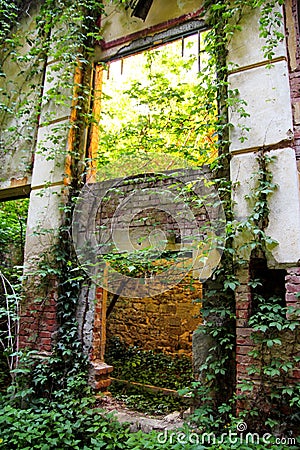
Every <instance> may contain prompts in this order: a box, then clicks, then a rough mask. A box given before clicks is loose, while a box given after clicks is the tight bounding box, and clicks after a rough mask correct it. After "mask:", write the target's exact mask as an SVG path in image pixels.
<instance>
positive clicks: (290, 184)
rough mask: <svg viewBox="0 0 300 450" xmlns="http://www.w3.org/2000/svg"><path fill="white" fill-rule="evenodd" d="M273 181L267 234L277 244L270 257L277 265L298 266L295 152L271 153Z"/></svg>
mask: <svg viewBox="0 0 300 450" xmlns="http://www.w3.org/2000/svg"><path fill="white" fill-rule="evenodd" d="M270 155H271V156H273V155H275V156H276V160H275V162H274V164H273V167H274V169H273V181H274V183H276V184H277V185H278V188H277V190H276V191H275V192H274V194H273V196H272V197H271V199H270V215H269V219H270V222H269V226H268V228H267V230H266V232H267V234H269V235H270V236H272V238H274V239H276V240H277V241H278V242H279V245H278V246H277V247H275V249H274V250H273V252H272V253H273V256H274V258H275V260H276V261H277V262H279V263H291V264H293V263H297V262H298V260H299V259H300V196H299V179H298V171H297V164H296V158H295V151H294V150H293V149H292V148H286V149H281V150H273V151H271V152H270Z"/></svg>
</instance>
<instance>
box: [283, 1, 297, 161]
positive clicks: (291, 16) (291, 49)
mask: <svg viewBox="0 0 300 450" xmlns="http://www.w3.org/2000/svg"><path fill="white" fill-rule="evenodd" d="M299 13H300V12H299V11H298V2H297V0H288V1H287V2H286V7H285V21H286V39H287V47H288V61H289V70H290V86H291V97H292V99H291V100H292V108H293V121H294V136H295V142H294V148H295V151H296V156H297V159H298V160H300V33H299Z"/></svg>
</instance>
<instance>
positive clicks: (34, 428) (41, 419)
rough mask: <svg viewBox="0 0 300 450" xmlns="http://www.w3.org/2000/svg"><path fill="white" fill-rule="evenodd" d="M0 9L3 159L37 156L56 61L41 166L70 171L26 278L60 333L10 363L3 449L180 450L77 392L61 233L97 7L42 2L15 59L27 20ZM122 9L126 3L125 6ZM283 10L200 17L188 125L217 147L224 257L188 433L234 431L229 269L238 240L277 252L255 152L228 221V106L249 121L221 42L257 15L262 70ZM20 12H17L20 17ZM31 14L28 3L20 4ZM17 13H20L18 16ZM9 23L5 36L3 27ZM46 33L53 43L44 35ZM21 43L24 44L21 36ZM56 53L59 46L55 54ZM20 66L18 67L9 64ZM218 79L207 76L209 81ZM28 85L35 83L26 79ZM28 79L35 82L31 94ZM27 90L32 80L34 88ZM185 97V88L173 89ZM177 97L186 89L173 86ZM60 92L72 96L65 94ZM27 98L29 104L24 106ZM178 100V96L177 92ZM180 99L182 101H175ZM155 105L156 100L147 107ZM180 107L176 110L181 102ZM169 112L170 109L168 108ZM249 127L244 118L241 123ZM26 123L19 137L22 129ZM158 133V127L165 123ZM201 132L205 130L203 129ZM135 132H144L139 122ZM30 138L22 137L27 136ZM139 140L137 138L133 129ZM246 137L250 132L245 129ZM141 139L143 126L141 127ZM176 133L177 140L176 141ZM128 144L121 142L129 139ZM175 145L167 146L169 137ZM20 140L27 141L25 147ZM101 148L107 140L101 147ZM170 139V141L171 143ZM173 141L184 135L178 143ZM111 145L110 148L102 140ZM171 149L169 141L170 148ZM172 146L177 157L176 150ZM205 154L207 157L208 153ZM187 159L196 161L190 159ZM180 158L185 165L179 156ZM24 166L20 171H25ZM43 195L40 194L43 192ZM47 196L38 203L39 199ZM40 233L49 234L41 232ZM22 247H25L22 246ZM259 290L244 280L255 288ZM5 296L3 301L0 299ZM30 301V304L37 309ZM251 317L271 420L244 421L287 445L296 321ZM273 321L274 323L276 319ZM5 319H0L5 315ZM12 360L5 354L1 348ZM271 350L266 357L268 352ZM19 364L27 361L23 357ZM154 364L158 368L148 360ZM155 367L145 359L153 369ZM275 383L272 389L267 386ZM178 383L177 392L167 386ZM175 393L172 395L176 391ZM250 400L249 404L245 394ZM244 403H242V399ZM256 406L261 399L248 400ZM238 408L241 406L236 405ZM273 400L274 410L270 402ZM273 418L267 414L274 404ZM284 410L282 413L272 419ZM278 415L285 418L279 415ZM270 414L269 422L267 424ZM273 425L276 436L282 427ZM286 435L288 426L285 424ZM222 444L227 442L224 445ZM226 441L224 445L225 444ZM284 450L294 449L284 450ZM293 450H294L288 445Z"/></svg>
mask: <svg viewBox="0 0 300 450" xmlns="http://www.w3.org/2000/svg"><path fill="white" fill-rule="evenodd" d="M21 3H22V5H21V4H20V2H3V7H2V9H1V17H0V21H1V25H2V26H1V27H0V29H1V35H0V38H1V44H2V47H1V77H2V78H3V80H4V85H3V86H4V87H1V94H2V100H1V105H0V107H1V113H2V116H1V120H2V121H1V124H2V126H3V130H4V131H3V132H2V135H1V142H2V141H3V142H6V143H7V147H6V148H5V150H4V151H5V152H7V151H12V153H13V152H14V151H15V148H17V145H16V142H20V141H22V145H23V144H24V145H25V147H23V149H27V148H28V147H30V146H31V147H30V148H34V144H35V138H36V136H35V131H34V130H36V128H35V127H36V125H37V124H38V121H39V120H40V112H41V106H42V105H41V103H40V101H39V100H38V98H39V96H38V95H37V93H40V89H41V83H40V82H39V80H41V78H40V77H41V75H42V73H43V69H44V67H45V63H46V60H47V58H52V59H53V60H54V61H58V62H57V63H55V64H53V66H52V73H51V74H50V78H51V77H53V78H55V75H56V74H57V73H60V76H59V81H58V82H57V84H55V85H54V87H53V89H50V90H49V91H48V92H47V93H44V94H45V95H44V99H46V100H47V101H49V103H50V102H53V103H54V105H69V103H70V100H71V101H73V108H72V112H73V113H74V114H72V120H71V124H68V125H67V126H65V125H64V126H63V127H59V126H57V127H56V128H55V129H54V130H52V132H51V136H50V137H49V140H50V150H49V147H47V146H46V145H45V146H42V148H40V149H39V150H38V151H39V152H40V153H41V154H43V155H44V156H45V157H46V160H55V159H56V158H57V157H58V156H59V157H61V158H65V157H67V161H68V167H67V173H66V174H65V175H66V184H67V185H68V188H67V189H66V191H65V192H64V195H63V200H62V206H61V209H62V214H63V219H64V223H63V226H62V227H61V229H60V230H59V232H58V233H56V232H55V233H53V236H52V233H51V232H50V233H49V235H50V236H51V238H52V237H53V247H51V250H53V255H54V258H53V259H51V258H49V254H47V253H46V254H45V255H42V258H41V261H40V262H39V264H38V265H37V267H36V269H35V273H34V275H35V276H36V277H39V278H38V279H39V280H41V285H42V286H47V285H48V286H49V284H51V283H52V282H53V279H55V283H57V285H58V287H59V288H58V292H59V295H58V299H57V311H58V312H57V318H58V323H59V329H58V333H57V343H56V346H55V348H54V352H53V355H52V356H51V358H49V359H48V360H45V361H44V360H42V361H40V360H37V359H35V358H33V357H32V356H33V355H34V353H28V354H27V356H26V355H25V354H24V355H23V354H21V353H20V354H18V356H19V357H21V356H22V357H23V359H21V362H20V364H19V366H18V367H17V368H16V369H15V374H18V377H17V380H16V382H15V384H13V385H12V386H11V388H10V390H9V392H8V394H7V395H4V396H3V397H2V399H1V400H2V404H3V407H2V409H1V412H0V430H1V436H0V439H1V440H2V441H1V444H2V446H3V448H7V449H23V450H24V449H27V448H28V449H34V448H38V449H52V448H59V449H64V448H70V447H72V448H75V449H76V448H78V449H82V448H83V449H86V450H88V449H89V448H91V449H93V450H94V449H97V448H107V449H109V448H112V449H115V448H125V449H130V448H132V449H140V448H152V449H156V448H159V449H163V448H166V449H168V448H172V449H176V448H178V449H179V448H182V445H181V444H180V443H178V442H175V443H174V442H173V443H170V441H167V442H166V443H159V442H158V439H157V434H155V433H152V434H149V435H147V436H145V435H144V434H142V433H136V434H132V433H130V432H129V430H128V429H126V427H121V426H120V425H118V424H117V423H116V422H114V421H113V420H110V419H108V418H106V417H103V414H102V413H101V412H100V411H98V410H95V409H94V408H93V402H92V400H91V395H90V392H89V391H88V390H86V389H85V388H83V387H85V386H86V375H87V374H86V367H87V365H86V363H87V361H86V358H85V357H84V356H83V354H82V349H81V344H80V342H79V341H78V338H77V324H76V321H75V314H74V311H75V308H76V304H77V301H78V295H79V291H80V286H81V282H82V280H83V276H82V273H81V272H80V271H79V269H78V265H77V262H76V259H75V255H74V251H73V248H72V245H71V242H70V225H71V218H72V211H73V208H74V203H75V201H76V197H77V195H78V192H79V189H80V187H81V186H82V183H83V181H84V180H85V177H86V168H88V166H89V162H90V160H89V158H90V155H88V158H87V159H86V156H85V155H84V154H83V145H82V142H83V141H82V135H83V131H84V130H85V129H86V127H87V126H88V125H89V124H91V123H93V122H94V118H93V117H92V115H91V114H90V110H89V100H88V99H89V95H90V89H89V84H88V82H87V80H88V79H89V75H90V72H91V65H90V60H91V53H92V51H93V44H94V42H95V39H98V38H99V30H98V28H97V26H95V22H96V18H97V17H98V15H99V14H100V13H101V12H102V5H101V3H99V2H98V1H90V0H76V1H65V2H60V1H55V0H46V1H44V2H43V3H42V5H41V11H40V13H39V15H38V17H37V22H36V34H35V38H34V39H32V38H31V39H30V35H28V36H26V37H25V40H26V42H27V45H29V50H28V52H27V53H26V54H25V55H24V54H22V51H21V49H22V45H23V43H24V40H22V39H21V32H20V29H18V20H19V19H20V18H21V15H20V13H21V12H24V9H23V6H24V2H21ZM122 3H124V2H122ZM282 4H283V1H281V0H279V1H275V0H274V1H267V0H261V1H254V0H252V1H246V2H242V1H240V0H235V1H233V2H229V1H226V2H221V1H213V2H211V1H206V2H205V5H204V10H205V14H206V20H207V23H208V25H209V26H210V31H209V32H208V34H207V36H206V41H205V47H206V52H207V53H208V55H209V58H208V59H207V61H206V64H207V65H206V67H203V71H202V73H201V74H200V76H199V79H198V85H197V86H195V89H196V92H197V95H199V96H201V97H202V98H204V99H205V101H204V102H203V103H201V105H199V110H197V117H200V118H202V119H203V118H207V117H208V116H209V117H210V120H211V121H210V123H209V134H211V132H212V130H214V131H213V134H212V141H211V144H212V146H213V150H214V149H215V147H217V149H218V152H219V157H218V158H216V159H215V160H214V161H213V163H212V169H213V171H214V174H215V179H216V184H217V187H218V191H219V195H220V197H221V200H222V203H223V207H224V209H225V211H226V216H227V217H226V219H227V225H226V227H227V242H226V247H225V250H224V256H223V262H222V265H221V266H220V267H219V268H218V270H217V271H216V272H215V279H214V281H213V282H211V281H210V282H207V283H206V285H205V298H204V301H203V316H204V317H205V319H206V324H205V326H204V327H202V329H201V331H202V332H203V333H206V334H208V335H210V336H211V337H212V338H213V341H214V342H215V344H214V346H213V347H212V348H211V351H210V353H209V356H208V358H207V360H206V362H205V364H204V365H203V366H202V367H201V368H200V373H199V374H198V375H199V380H200V381H198V382H195V383H192V385H191V387H192V394H193V395H194V396H195V397H196V398H197V400H198V404H199V408H198V409H197V410H196V412H195V415H194V422H195V426H196V430H197V432H200V433H201V432H209V431H211V430H213V431H214V432H216V433H222V431H224V430H229V428H225V427H226V426H228V423H232V424H233V425H232V426H233V427H234V425H236V423H237V419H236V417H235V406H236V398H235V396H234V394H233V391H234V379H235V378H234V375H235V374H234V367H233V361H234V346H235V299H234V291H235V289H236V287H237V286H238V285H239V280H238V277H237V274H238V271H239V270H240V269H241V268H243V267H244V264H245V263H246V261H245V260H244V259H243V257H241V255H240V254H239V253H238V252H237V249H236V247H235V245H234V242H235V239H236V235H237V233H239V234H240V235H242V236H244V237H245V236H246V238H245V239H244V241H245V248H246V249H247V250H248V253H249V254H252V256H255V257H257V256H259V257H263V258H265V257H266V256H267V254H268V252H270V251H271V250H272V247H273V246H274V245H275V243H274V242H273V241H272V240H271V239H270V238H269V237H268V236H267V235H266V233H265V228H266V223H267V220H268V212H269V211H268V201H269V197H270V195H272V193H273V192H274V189H275V186H274V184H273V182H272V179H271V166H270V164H271V163H272V162H271V161H270V159H269V158H268V149H265V148H262V149H261V152H260V154H259V155H258V166H259V172H258V175H257V177H256V179H257V183H256V185H255V188H254V192H253V195H252V198H251V208H252V214H251V216H250V217H249V218H248V220H247V221H246V222H245V223H236V221H234V219H233V213H232V204H231V184H230V181H229V171H228V170H229V167H228V166H229V159H230V155H229V151H228V147H229V137H228V132H229V128H230V126H231V125H230V124H229V121H228V108H229V107H231V108H235V109H237V110H238V111H239V113H240V115H241V116H243V117H247V112H246V109H245V105H244V102H243V100H242V99H239V93H238V92H236V91H231V90H230V87H229V86H228V78H227V75H228V61H227V48H228V42H229V40H230V38H231V36H232V34H233V33H235V32H238V30H239V28H240V25H239V21H240V18H241V17H242V16H243V13H244V11H245V10H247V9H251V8H257V7H261V11H262V12H261V18H260V33H261V36H262V37H264V38H265V42H266V44H265V47H264V51H265V57H266V58H267V59H269V60H270V61H271V59H272V56H273V55H274V48H275V47H276V45H277V43H278V42H279V41H280V40H281V39H282V37H283V36H282V35H281V33H280V31H279V25H280V23H281V21H282V17H281V14H280V13H279V12H278V11H277V10H276V11H275V13H274V10H275V9H276V7H277V6H278V5H282ZM21 6H22V7H21ZM26 6H27V7H30V2H28V3H26ZM25 13H26V11H25ZM12 23H14V24H15V25H14V27H12V26H11V24H12ZM51 32H52V34H51ZM22 38H24V37H22ZM55 44H57V45H55ZM9 58H11V61H12V63H13V64H15V65H20V66H21V73H22V74H23V75H24V74H25V75H24V80H23V84H22V86H24V83H27V84H29V87H30V89H29V92H28V93H27V94H26V95H23V94H22V95H21V93H22V89H21V88H22V86H21V87H20V86H18V85H16V86H14V88H13V89H12V88H11V84H10V80H9V79H6V78H5V76H6V75H5V71H6V70H7V61H9ZM18 67H19V66H18ZM78 69H80V73H81V75H80V77H79V78H78V79H77V81H76V88H75V90H74V91H72V89H71V92H73V94H72V93H71V94H70V88H72V87H73V75H74V71H75V70H78ZM212 73H216V74H217V76H216V77H212ZM35 77H36V78H35ZM29 80H31V82H32V84H31V85H30V83H29ZM32 80H36V81H32ZM155 81H156V82H158V86H159V89H160V90H164V89H165V88H166V89H168V86H167V84H166V81H165V79H164V77H163V76H161V77H156V79H155ZM156 86H157V84H152V86H151V87H152V90H150V93H151V95H152V94H153V95H154V94H156V95H157V92H156V91H155V89H156ZM181 87H182V86H181ZM182 88H183V87H182ZM68 89H69V90H68ZM168 93H169V95H166V99H168V100H170V101H171V102H172V101H174V95H175V91H173V90H172V91H171V92H170V91H168ZM32 94H33V96H32ZM129 95H130V96H131V97H134V96H135V95H138V96H142V95H147V91H145V89H144V88H143V89H141V88H140V86H137V85H136V86H135V87H134V89H132V90H131V91H130V93H129ZM181 95H182V92H181ZM181 100H182V98H181ZM156 103H157V97H156ZM179 103H180V102H179ZM216 105H218V113H217V114H212V115H211V111H212V108H214V107H216ZM177 106H178V105H177ZM54 114H55V112H50V113H49V114H46V116H45V117H44V121H45V122H44V123H47V120H50V119H51V118H52V117H53V116H54ZM250 119H251V118H250ZM26 120H27V123H28V124H29V125H28V127H23V123H24V122H26ZM174 120H175V122H176V123H177V131H178V133H182V128H181V126H179V125H180V124H181V123H185V121H187V117H184V118H183V119H182V120H183V122H180V120H181V118H180V110H177V109H176V116H175V119H174ZM160 125H161V126H162V127H165V126H166V125H165V124H164V122H163V121H162V122H161V123H160ZM195 126H200V128H201V127H205V120H204V122H203V123H201V125H199V124H196V125H195ZM141 127H142V129H144V127H145V124H143V123H141ZM28 130H29V137H28ZM133 131H134V132H136V128H135V129H134V130H133ZM154 131H155V132H153V133H152V143H153V140H156V139H157V137H158V135H159V133H160V131H161V130H160V129H159V128H156V129H155V130H154ZM244 131H245V133H246V132H247V129H245V130H244ZM66 132H69V138H70V139H69V140H70V142H71V145H70V146H69V147H68V152H67V153H66V146H65V140H62V135H65V134H66ZM138 132H139V133H138V135H139V136H141V128H140V129H138ZM175 134H176V133H175ZM126 137H127V136H126ZM175 137H176V136H175ZM23 138H24V139H23ZM110 139H112V138H111V137H110ZM175 140H176V139H175ZM181 141H182V135H181ZM107 142H108V143H109V142H114V141H113V140H112V141H111V140H108V141H107ZM173 144H174V141H172V142H171V146H172V145H173ZM181 147H182V146H179V150H178V148H176V151H179V152H180V148H181ZM208 149H209V151H211V150H212V148H211V147H210V146H209V145H208ZM192 150H193V152H192V156H193V157H196V159H197V155H196V153H195V152H196V150H197V149H196V148H195V147H194V146H193V149H192ZM195 155H196V156H195ZM183 156H185V157H186V148H185V149H184V152H183ZM26 164H27V165H28V164H30V162H28V161H25V162H24V165H25V166H26ZM42 195H43V193H42ZM44 195H45V193H44ZM3 230H4V228H2V229H1V233H2V234H1V239H2V243H3V245H7V244H8V245H10V238H11V235H10V234H9V233H10V230H9V229H7V230H6V231H4V232H3ZM38 232H39V233H40V234H41V235H42V234H48V231H47V230H46V231H44V230H38ZM22 242H23V241H22ZM255 282H256V283H260V282H261V281H260V280H258V281H255V280H251V283H252V286H253V284H254V283H255ZM6 298H7V296H6ZM36 300H37V301H38V299H36ZM256 300H257V310H256V311H255V314H253V316H252V318H251V320H250V322H249V325H250V326H252V327H253V330H254V336H253V338H254V340H255V342H256V344H257V347H256V348H255V350H254V351H253V352H252V355H251V356H252V357H254V358H255V359H256V361H257V364H256V365H254V367H253V368H251V371H252V373H259V374H260V375H261V385H260V389H259V391H258V392H257V393H256V394H255V395H257V396H258V395H263V398H264V401H268V402H269V405H270V408H269V411H268V417H266V414H265V411H262V410H260V409H254V405H252V406H253V408H252V410H251V411H249V412H247V411H246V412H245V415H244V417H246V419H247V421H248V420H249V423H250V418H249V415H250V416H251V413H252V418H253V419H254V420H252V421H251V424H253V427H254V426H255V425H256V424H257V423H261V424H262V428H264V429H267V430H271V431H274V430H275V431H276V432H277V433H278V434H281V435H283V436H285V435H286V433H287V430H288V426H289V424H285V420H286V419H285V418H286V411H287V410H288V414H289V416H288V417H289V420H291V421H292V423H293V424H295V428H296V424H297V423H299V422H297V421H299V418H298V417H297V414H296V413H295V411H296V408H297V407H299V403H300V398H299V386H297V385H293V384H290V383H289V382H288V375H289V374H290V373H291V371H292V370H293V369H294V368H295V367H296V365H297V363H298V362H299V359H297V357H294V358H293V360H291V361H286V360H285V359H283V355H282V354H281V350H280V347H281V342H282V341H281V338H280V336H281V334H282V332H283V331H284V332H286V333H293V335H295V334H296V332H297V333H298V332H299V331H298V330H299V320H298V317H297V314H296V312H294V316H293V319H292V320H290V319H287V318H286V313H288V314H291V311H287V310H286V309H285V308H282V305H281V303H280V301H278V299H276V298H273V299H270V298H267V299H266V298H263V297H257V299H256ZM276 312H277V313H278V314H275V313H276ZM2 317H3V316H2ZM9 350H11V349H9ZM273 350H274V353H272V351H273ZM25 356H26V357H25ZM154 359H155V358H154ZM152 362H153V361H152ZM270 381H276V382H278V385H277V387H276V388H275V389H274V387H273V385H274V383H272V385H271V383H270ZM246 382H247V380H246V381H245V384H244V385H243V389H244V391H245V392H246V391H247V390H249V389H252V387H251V386H250V387H249V383H246ZM175 384H176V383H175ZM176 388H177V386H176ZM251 395H252V394H251ZM248 398H249V396H248ZM255 398H258V397H255ZM239 400H241V399H239ZM274 402H275V403H274ZM274 404H275V405H276V406H277V408H276V410H274V408H273V405H274ZM281 408H282V412H281V410H280V409H281ZM286 408H287V409H286ZM274 413H275V414H274ZM281 425H282V428H280V426H281ZM285 425H286V426H285ZM226 439H227V441H228V438H226ZM226 439H225V440H226ZM184 448H185V449H189V448H191V449H193V448H198V449H199V448H201V447H199V445H198V446H197V447H196V446H195V445H193V444H189V443H187V444H184ZM205 448H212V449H213V448H224V449H228V448H237V449H238V448H245V446H243V444H240V443H239V442H237V443H236V444H233V445H232V444H231V443H228V442H224V443H218V444H217V446H216V445H212V446H211V445H207V446H205ZM247 448H250V449H251V448H265V447H264V445H261V446H260V445H258V444H254V445H252V444H249V445H247ZM269 448H274V449H275V448H276V449H280V448H282V449H284V448H286V447H285V445H284V444H283V445H281V444H276V443H275V444H274V445H272V444H270V446H269ZM290 448H292V447H290ZM295 448H296V447H295Z"/></svg>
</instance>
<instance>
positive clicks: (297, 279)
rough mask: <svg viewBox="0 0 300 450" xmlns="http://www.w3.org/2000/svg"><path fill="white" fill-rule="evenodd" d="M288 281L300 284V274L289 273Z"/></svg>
mask: <svg viewBox="0 0 300 450" xmlns="http://www.w3.org/2000/svg"><path fill="white" fill-rule="evenodd" d="M285 279H286V281H287V282H288V283H293V284H300V276H297V275H287V276H286V277H285Z"/></svg>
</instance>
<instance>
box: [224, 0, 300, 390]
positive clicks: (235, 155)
mask: <svg viewBox="0 0 300 450" xmlns="http://www.w3.org/2000/svg"><path fill="white" fill-rule="evenodd" d="M295 3H296V2H294V1H290V0H288V1H287V2H286V5H285V8H284V9H283V8H282V9H281V8H280V11H281V13H282V14H283V16H284V17H285V19H286V22H285V25H286V26H287V31H286V30H285V27H284V26H283V27H282V30H281V32H282V33H283V34H284V35H285V36H286V39H283V40H282V42H281V43H280V45H279V46H278V47H277V48H276V50H275V54H274V56H273V60H272V64H271V66H270V61H266V60H265V58H264V55H263V51H262V46H263V45H264V40H263V39H262V38H258V37H257V36H258V35H259V32H258V14H255V13H254V14H253V12H251V14H250V13H249V15H248V16H247V15H246V16H245V17H244V19H243V23H242V24H241V25H242V31H241V32H238V33H236V35H235V36H234V37H233V40H232V43H231V46H230V51H229V57H228V58H229V61H232V62H233V63H235V64H237V65H238V66H237V68H236V69H234V70H233V71H232V72H231V74H230V76H229V81H230V85H231V87H232V88H233V89H236V88H237V89H239V92H240V96H241V98H242V99H244V100H246V102H247V104H246V107H245V109H246V111H247V112H248V113H249V114H250V117H249V118H247V119H245V120H244V119H240V118H239V117H238V114H237V113H236V112H235V111H231V117H230V120H231V121H233V123H234V128H233V130H232V132H231V142H232V143H231V154H232V159H231V179H232V181H233V183H234V187H233V200H234V202H235V206H234V210H235V215H236V217H237V219H240V220H241V219H246V218H247V216H248V215H249V212H250V211H249V205H248V202H247V200H246V198H245V196H246V195H249V194H251V188H253V187H254V183H255V181H254V179H255V177H253V176H252V174H254V173H255V172H256V171H257V170H258V164H257V161H256V152H257V151H258V150H265V151H267V152H268V153H269V154H270V155H271V156H274V157H275V158H276V159H275V162H274V163H272V165H271V166H270V169H271V170H272V173H273V181H274V183H276V184H277V189H276V191H275V192H274V194H273V195H272V197H271V198H270V201H269V207H270V214H269V224H268V227H267V229H266V232H267V234H268V235H270V236H271V237H272V238H273V239H275V240H276V241H277V242H278V245H277V246H276V247H275V249H274V250H273V251H272V254H271V253H270V254H269V255H268V266H269V268H271V267H272V268H282V269H283V268H284V269H286V271H287V276H286V292H287V293H286V304H287V306H290V305H294V306H297V297H296V293H297V292H299V291H300V284H299V268H298V267H297V266H298V264H299V259H300V208H299V205H300V203H299V176H298V170H297V159H296V156H297V152H298V150H297V148H298V144H297V142H298V139H299V136H298V133H299V130H298V128H299V127H298V124H297V121H298V118H297V110H298V96H299V77H298V67H299V66H298V61H299V50H298V49H299V47H298V45H297V42H298V39H299V37H296V34H295V30H297V29H298V27H297V26H296V20H297V19H296V16H295V11H296V10H295ZM243 25H244V26H243ZM250 35H251V36H253V39H252V38H250V37H249V36H250ZM298 36H299V35H298ZM291 98H292V101H291ZM292 105H293V109H292ZM243 125H246V126H249V127H250V130H249V132H245V131H243V130H242V126H243ZM241 138H245V139H241ZM239 244H241V242H240V243H239V242H237V245H239ZM243 256H244V257H246V258H248V259H249V258H250V253H248V254H243ZM238 275H239V278H240V282H241V285H240V286H239V287H238V288H237V289H236V310H237V320H236V333H237V348H236V353H237V355H236V363H237V382H239V381H241V380H243V379H244V378H247V377H249V375H248V372H247V368H248V367H249V366H250V365H251V364H252V363H253V359H252V358H250V357H249V356H248V353H249V351H250V350H251V349H252V348H253V342H252V340H251V333H252V330H251V329H250V328H249V325H248V320H249V318H250V314H251V310H252V294H251V290H250V287H249V285H248V281H249V276H250V274H249V270H248V269H245V270H242V271H241V272H240V273H239V274H238ZM291 283H292V284H291ZM298 307H299V303H298ZM282 340H283V342H284V343H285V351H286V354H287V357H288V355H289V346H288V344H289V336H288V335H286V336H285V335H283V336H282ZM298 345H299V343H298ZM293 351H294V350H293ZM291 375H292V377H293V378H294V379H298V378H299V371H297V370H295V371H294V373H293V374H291Z"/></svg>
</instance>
